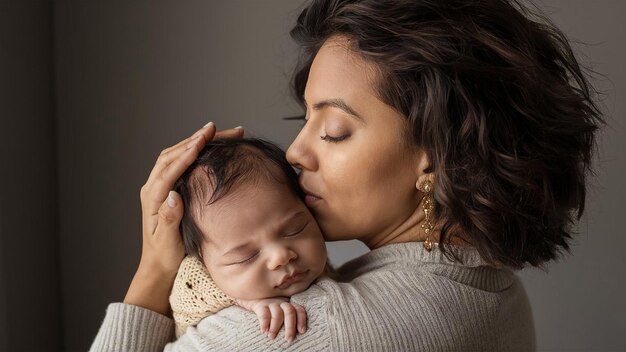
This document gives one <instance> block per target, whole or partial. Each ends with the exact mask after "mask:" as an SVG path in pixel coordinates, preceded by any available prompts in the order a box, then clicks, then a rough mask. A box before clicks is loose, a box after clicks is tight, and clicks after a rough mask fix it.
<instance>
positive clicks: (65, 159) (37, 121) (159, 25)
mask: <svg viewBox="0 0 626 352" xmlns="http://www.w3.org/2000/svg"><path fill="white" fill-rule="evenodd" d="M301 4H302V1H290V0H271V1H270V0H265V1H254V0H247V1H243V0H230V1H200V0H197V1H190V0H187V1H173V0H172V1H164V0H158V1H134V2H128V1H120V0H118V1H106V2H102V1H69V0H58V1H56V2H54V3H53V5H52V4H51V3H50V2H47V1H34V0H32V1H18V0H15V1H10V0H0V40H1V41H0V74H1V76H0V93H1V95H0V99H1V100H0V103H1V105H0V106H2V110H1V112H0V114H1V115H0V116H2V127H1V128H0V131H1V132H0V133H1V134H0V136H1V137H2V142H1V143H2V148H1V153H2V154H1V155H2V159H1V160H2V171H1V172H0V177H1V181H2V184H3V186H2V187H0V196H1V198H0V280H1V281H0V283H1V286H0V350H2V351H5V350H6V351H9V350H10V351H19V350H28V351H30V350H60V349H61V348H62V349H63V350H66V351H81V350H85V349H86V348H87V347H88V346H89V344H90V342H91V340H92V339H93V337H94V335H95V333H96V331H97V328H98V326H99V324H100V322H101V319H102V317H103V315H104V309H105V308H106V305H107V303H108V302H112V301H119V300H121V299H123V297H124V294H125V291H126V288H127V286H128V284H129V282H130V279H131V277H132V274H133V273H134V270H135V268H136V265H137V263H138V259H139V254H140V234H141V223H140V204H139V188H140V187H141V185H142V184H143V183H144V182H145V180H146V178H147V176H148V173H149V171H150V169H151V167H152V165H153V163H154V161H155V160H156V157H157V155H158V153H159V152H160V150H161V149H163V148H164V147H166V146H169V145H171V144H173V143H175V142H177V141H178V140H180V139H182V138H184V137H185V136H186V135H188V134H190V133H192V132H193V131H194V130H196V129H197V128H199V127H201V126H202V125H204V124H205V123H206V122H207V121H210V120H212V121H215V122H216V124H217V125H218V127H221V128H227V127H234V126H237V125H243V126H244V127H245V128H246V131H247V132H248V133H249V134H252V135H255V136H260V137H266V138H269V139H272V140H274V141H277V142H279V143H280V144H281V145H282V146H283V147H287V146H288V145H289V143H290V142H291V140H292V139H293V138H294V136H295V135H296V133H297V131H298V123H297V122H286V121H282V120H280V117H282V116H288V115H291V114H293V113H295V112H297V109H296V105H295V103H293V102H292V100H291V98H290V96H289V91H288V84H287V83H288V80H289V77H290V74H291V70H292V68H293V65H294V63H295V56H294V53H295V51H294V49H295V48H294V46H293V44H292V43H291V42H290V40H289V37H288V31H289V28H290V27H291V25H292V24H293V22H294V21H295V18H296V16H297V14H298V13H299V9H300V7H301ZM540 4H541V8H543V9H544V10H546V11H547V12H548V14H549V15H550V16H551V17H552V18H553V19H554V20H555V22H556V23H557V24H558V25H559V26H560V27H561V28H562V29H564V30H565V32H566V33H567V34H568V35H569V36H570V38H572V39H575V40H578V41H583V42H586V43H590V44H592V45H590V46H579V45H577V46H576V48H577V51H578V52H579V53H580V54H581V55H582V56H583V62H587V63H591V64H592V65H593V66H594V68H595V69H596V70H597V71H599V72H602V73H604V74H606V75H608V77H609V79H604V80H601V81H600V82H598V83H597V84H598V86H599V87H600V88H601V89H603V90H605V91H607V94H608V95H607V98H606V99H605V102H604V104H605V105H606V112H607V114H608V115H609V117H608V119H609V126H608V128H606V129H605V130H604V131H603V135H602V139H601V142H600V153H599V158H598V161H597V166H598V170H599V173H598V177H597V179H595V180H594V181H593V185H592V186H591V191H590V199H589V202H588V213H587V215H586V216H585V218H584V221H583V222H582V223H581V225H580V227H579V231H580V234H579V235H578V236H577V238H576V243H575V245H574V249H573V254H572V255H570V256H567V257H565V258H564V259H563V260H562V261H560V262H559V263H555V264H552V265H550V266H549V267H548V269H547V272H545V271H540V270H525V271H523V272H522V273H521V276H522V278H523V280H524V282H525V284H526V287H527V290H528V292H529V296H530V299H531V302H532V305H533V310H534V314H535V321H536V330H537V337H538V343H539V348H540V349H541V350H581V351H582V350H584V351H589V350H598V351H609V350H626V342H625V341H624V339H623V336H622V334H623V332H624V331H626V317H625V314H624V313H625V312H626V304H625V303H624V301H623V299H620V296H621V295H623V292H624V291H625V290H626V282H625V279H624V278H625V277H626V269H624V268H626V265H624V264H625V261H626V259H625V258H626V256H624V255H623V254H622V252H623V250H622V249H623V248H624V247H625V246H626V240H625V236H624V235H625V234H626V231H625V230H624V228H623V226H621V224H619V223H618V221H619V220H620V219H621V218H622V217H623V215H624V211H623V210H622V209H623V208H622V200H623V199H625V198H626V187H625V186H624V185H623V184H622V180H624V179H625V178H626V177H625V173H626V156H625V155H624V152H623V151H624V150H626V145H625V144H626V142H625V139H626V138H624V137H626V133H625V132H626V130H625V126H624V123H625V122H626V120H625V119H624V117H623V116H624V113H625V112H626V107H625V105H624V104H625V103H624V98H625V95H624V91H625V89H626V76H625V72H624V68H623V62H625V61H626V52H625V51H626V48H625V47H624V38H625V35H626V30H625V28H624V24H623V22H622V21H621V15H622V14H623V13H624V12H625V11H626V2H624V1H620V0H615V1H610V0H602V1H593V2H592V1H585V0H576V1H574V0H550V1H547V0H546V1H542V2H541V3H540ZM585 57H586V58H585ZM329 250H330V255H331V258H332V259H334V261H335V262H336V263H341V262H344V261H346V260H347V259H349V258H352V257H354V256H356V255H358V254H360V253H363V252H364V251H365V247H364V246H362V245H360V244H359V243H357V242H346V243H332V244H329ZM511 318H512V319H515V317H511ZM35 319H37V321H36V324H34V325H33V324H31V323H32V322H33V321H34V320H35ZM32 329H36V330H37V331H36V332H34V331H32ZM34 335H37V336H38V338H36V339H34V338H32V336H34ZM43 346H45V348H42V347H43Z"/></svg>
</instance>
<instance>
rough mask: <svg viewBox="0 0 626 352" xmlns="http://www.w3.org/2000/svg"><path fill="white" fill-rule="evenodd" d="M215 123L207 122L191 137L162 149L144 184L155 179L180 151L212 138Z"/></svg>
mask: <svg viewBox="0 0 626 352" xmlns="http://www.w3.org/2000/svg"><path fill="white" fill-rule="evenodd" d="M215 134H216V132H215V124H214V123H212V122H209V123H208V124H206V125H205V126H204V127H202V128H201V129H200V130H198V131H196V132H195V133H194V134H193V135H191V137H189V138H185V139H184V140H182V141H180V142H178V143H177V144H176V145H174V146H172V147H169V148H166V149H164V150H163V151H162V152H161V154H159V157H158V158H157V161H156V163H155V165H154V167H153V168H152V172H150V176H148V181H147V182H146V184H150V183H151V182H152V181H154V179H156V178H157V177H158V176H159V174H160V173H161V172H162V171H163V169H165V168H166V167H167V166H168V165H169V164H171V163H172V162H173V161H174V160H176V159H177V158H178V157H179V156H180V155H181V154H182V153H184V152H185V151H187V150H188V149H190V148H189V146H193V145H194V144H198V143H200V142H203V143H206V141H211V140H213V137H214V136H215Z"/></svg>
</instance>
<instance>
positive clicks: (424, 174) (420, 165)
mask: <svg viewBox="0 0 626 352" xmlns="http://www.w3.org/2000/svg"><path fill="white" fill-rule="evenodd" d="M430 169H431V164H430V159H429V158H428V154H427V153H426V152H425V151H424V150H420V151H419V152H417V162H416V168H415V175H416V176H417V181H416V182H415V188H417V189H419V185H420V184H422V183H424V182H425V181H430V182H431V183H432V182H433V180H434V178H435V177H434V174H433V172H432V170H430Z"/></svg>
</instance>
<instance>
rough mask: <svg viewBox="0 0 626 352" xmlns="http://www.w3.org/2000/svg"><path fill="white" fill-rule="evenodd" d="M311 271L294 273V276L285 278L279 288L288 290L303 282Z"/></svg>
mask: <svg viewBox="0 0 626 352" xmlns="http://www.w3.org/2000/svg"><path fill="white" fill-rule="evenodd" d="M308 272H309V271H308V270H307V271H303V272H299V273H298V272H296V273H294V274H293V275H292V276H288V277H286V278H284V279H283V280H282V282H281V284H280V285H278V286H277V287H278V288H279V289H281V290H284V289H287V288H289V286H291V285H293V284H295V283H296V282H298V281H300V280H302V279H303V278H304V277H305V276H306V273H308Z"/></svg>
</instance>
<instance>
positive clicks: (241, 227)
mask: <svg viewBox="0 0 626 352" xmlns="http://www.w3.org/2000/svg"><path fill="white" fill-rule="evenodd" d="M201 213H202V214H199V216H197V217H196V219H197V223H198V227H199V229H200V230H201V231H202V233H204V234H205V236H204V243H203V245H202V254H203V257H204V263H205V265H206V267H207V269H208V271H209V274H210V275H211V277H212V278H213V280H215V283H216V284H217V286H218V287H219V288H220V289H221V290H222V291H223V292H224V293H226V294H227V295H228V296H230V297H233V298H238V299H260V298H267V297H276V296H291V295H293V294H296V293H298V292H302V291H304V290H305V289H306V288H307V287H309V285H310V284H311V283H312V282H313V280H315V279H316V278H317V277H318V276H319V275H320V274H321V273H322V271H323V270H324V266H325V264H326V245H325V243H324V238H323V237H322V234H321V232H320V229H319V227H318V226H317V223H316V222H315V219H314V218H313V216H312V215H311V213H310V212H309V210H308V209H307V207H306V206H305V205H304V203H303V202H302V201H301V200H299V199H298V198H297V197H296V196H294V195H293V194H292V193H291V192H290V191H289V189H288V188H287V186H284V185H281V184H271V185H270V184H263V183H261V184H258V185H255V184H250V185H246V186H243V187H241V188H240V189H237V190H235V191H234V192H233V193H231V194H228V195H227V196H225V197H224V198H222V199H220V200H219V201H217V202H215V203H214V204H211V205H208V206H204V209H202V210H201Z"/></svg>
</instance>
